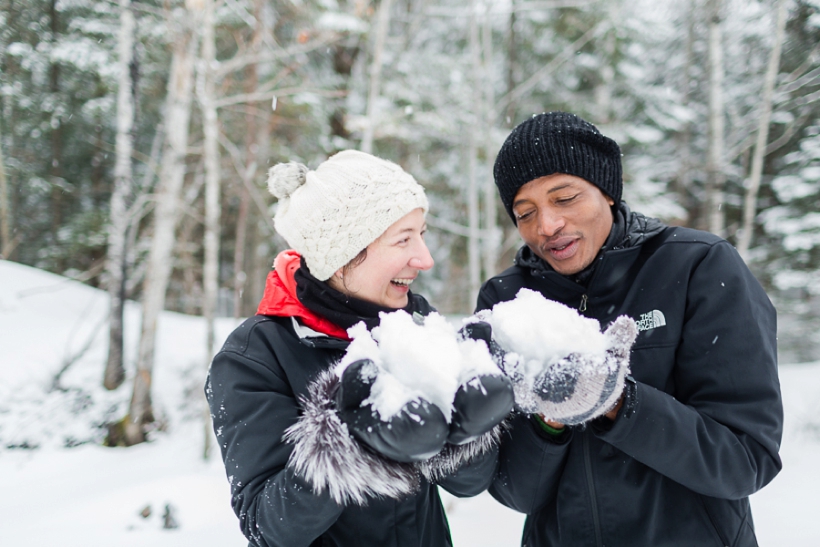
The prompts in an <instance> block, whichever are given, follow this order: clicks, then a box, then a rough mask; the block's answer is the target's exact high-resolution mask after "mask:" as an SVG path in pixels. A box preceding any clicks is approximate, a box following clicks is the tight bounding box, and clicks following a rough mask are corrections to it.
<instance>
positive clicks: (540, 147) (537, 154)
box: [493, 112, 623, 223]
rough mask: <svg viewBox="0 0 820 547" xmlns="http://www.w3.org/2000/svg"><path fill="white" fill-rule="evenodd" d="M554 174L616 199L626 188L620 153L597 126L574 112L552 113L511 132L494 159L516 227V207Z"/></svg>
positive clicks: (502, 193) (495, 172) (497, 182)
mask: <svg viewBox="0 0 820 547" xmlns="http://www.w3.org/2000/svg"><path fill="white" fill-rule="evenodd" d="M554 173H566V174H568V175H575V176H576V177H581V178H582V179H584V180H586V181H588V182H590V183H592V184H594V185H595V186H597V187H598V188H600V189H601V191H602V192H603V193H604V194H606V195H607V196H609V197H611V198H612V199H613V200H614V201H615V206H616V207H617V206H618V204H619V203H620V201H621V191H622V190H623V172H622V167H621V149H620V148H619V147H618V144H617V143H616V142H615V141H613V140H612V139H610V138H609V137H605V136H604V135H602V134H601V132H600V131H598V128H597V127H595V126H594V125H592V124H591V123H589V122H587V121H585V120H582V119H581V118H579V117H578V116H576V115H575V114H569V113H566V112H547V113H543V114H537V115H534V116H533V117H531V118H530V119H528V120H525V121H523V122H521V123H520V124H519V125H518V126H517V127H516V128H515V129H513V130H512V132H511V133H510V135H509V136H508V137H507V140H506V141H504V144H503V145H501V150H499V152H498V156H497V157H496V159H495V167H494V168H493V175H494V177H495V185H496V186H497V187H498V193H499V194H500V196H501V201H502V203H503V204H504V208H505V209H506V210H507V214H509V215H510V218H512V220H513V222H514V223H515V214H514V213H513V210H512V204H513V201H514V199H515V195H516V194H517V193H518V190H519V189H520V188H521V187H522V186H524V185H525V184H527V183H528V182H530V181H533V180H535V179H538V178H541V177H546V176H547V175H552V174H554Z"/></svg>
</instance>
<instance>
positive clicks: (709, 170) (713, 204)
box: [706, 0, 726, 236]
mask: <svg viewBox="0 0 820 547" xmlns="http://www.w3.org/2000/svg"><path fill="white" fill-rule="evenodd" d="M722 11H723V1H722V0H709V2H708V14H709V123H708V128H709V131H708V133H709V150H708V154H707V160H706V203H707V207H708V214H707V218H708V228H709V231H711V232H712V233H715V234H717V235H720V236H722V235H723V233H724V228H725V224H726V222H725V212H724V211H723V190H724V186H725V184H726V172H725V166H724V161H725V158H724V144H725V143H724V139H725V127H724V126H725V120H724V116H725V105H724V98H723V80H724V67H723V33H722V17H723V15H722Z"/></svg>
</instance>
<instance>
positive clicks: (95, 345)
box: [0, 261, 820, 547]
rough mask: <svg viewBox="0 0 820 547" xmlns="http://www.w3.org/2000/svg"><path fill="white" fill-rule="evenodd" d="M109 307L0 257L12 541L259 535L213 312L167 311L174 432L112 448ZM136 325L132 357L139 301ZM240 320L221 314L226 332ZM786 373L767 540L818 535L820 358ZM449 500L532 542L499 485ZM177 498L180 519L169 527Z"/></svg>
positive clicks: (162, 389)
mask: <svg viewBox="0 0 820 547" xmlns="http://www.w3.org/2000/svg"><path fill="white" fill-rule="evenodd" d="M105 313H106V297H105V295H103V294H102V293H100V292H99V291H96V290H94V289H90V288H88V287H85V286H83V285H81V284H79V283H74V282H71V281H66V280H64V279H63V278H60V277H57V276H53V275H51V274H47V273H44V272H41V271H38V270H34V269H31V268H27V267H25V266H20V265H18V264H13V263H9V262H6V261H0V515H2V518H1V519H0V545H2V546H3V547H23V546H26V547H32V546H33V547H39V546H52V545H60V546H65V547H75V546H76V547H109V546H116V547H129V546H135V547H136V546H140V547H142V546H146V545H151V546H152V547H165V546H168V547H171V546H174V547H178V546H184V545H196V546H198V547H211V546H214V547H216V546H219V547H232V546H236V547H240V546H244V545H246V542H245V541H244V538H243V537H242V536H241V534H240V533H239V531H238V527H237V524H236V519H235V517H234V515H233V513H232V512H231V510H230V506H229V503H228V484H227V480H226V479H225V476H224V470H223V468H222V464H221V461H220V460H219V457H218V455H216V454H215V455H214V457H212V458H211V459H210V460H209V461H204V460H203V459H202V447H203V438H204V434H203V427H202V425H201V423H200V421H199V416H200V415H201V410H202V406H201V404H202V399H201V386H202V383H203V378H204V375H205V368H206V364H205V363H204V354H205V351H204V326H203V323H202V321H201V320H200V319H199V318H194V317H187V316H183V315H179V314H173V313H166V314H164V315H163V317H162V319H161V321H160V333H161V334H160V336H159V340H158V348H157V365H156V370H155V379H154V399H155V404H156V406H157V407H158V408H159V409H160V412H161V414H162V416H163V417H164V419H165V421H166V422H167V424H168V425H167V429H166V431H165V432H158V433H156V434H155V435H154V437H153V442H151V443H146V444H143V445H140V446H136V447H132V448H128V449H123V448H104V447H101V446H99V445H98V444H97V443H98V442H99V440H100V438H101V435H102V433H101V432H100V431H98V430H97V429H96V428H95V427H94V424H98V423H102V422H104V421H105V420H106V419H108V417H109V416H112V415H120V413H121V412H122V411H123V409H124V408H125V405H126V404H127V400H128V396H129V393H128V382H126V385H124V386H123V387H122V388H120V389H119V390H117V391H115V392H112V393H108V392H105V391H104V390H102V389H101V388H99V387H98V386H99V384H100V380H101V377H102V365H101V363H102V362H103V360H104V355H105V347H106V332H105V328H104V317H105ZM126 324H127V328H128V331H127V336H126V343H127V347H128V354H127V358H128V362H131V363H132V362H133V358H134V355H133V352H134V347H135V342H136V337H137V332H136V328H135V327H136V326H137V325H138V324H139V310H138V309H137V308H136V307H135V306H132V307H129V308H128V309H127V317H126ZM233 324H234V323H233V321H228V320H226V321H222V322H220V324H219V336H220V338H224V336H225V335H226V334H227V333H228V332H230V330H231V329H232V328H233ZM66 365H68V366H66ZM63 368H65V371H64V372H63V373H62V374H61V375H60V376H59V382H57V384H56V385H55V382H54V378H55V376H57V375H58V374H59V373H60V371H61V369H63ZM781 382H782V385H783V393H784V402H785V407H786V431H785V437H784V441H783V449H782V456H783V461H784V470H783V472H782V473H781V474H780V475H779V476H778V477H777V479H775V481H774V482H773V483H772V484H771V485H769V486H768V487H766V488H765V489H764V490H763V491H761V492H760V493H758V494H756V495H755V496H754V497H753V498H752V506H753V509H754V515H755V521H756V527H757V530H758V537H759V540H760V544H761V545H763V546H779V545H789V546H790V547H816V546H817V545H820V522H818V520H817V493H818V492H820V466H818V463H817V462H820V397H818V396H817V395H818V392H820V362H818V363H813V364H803V365H789V366H784V367H781ZM33 446H37V447H38V448H37V449H31V447H33ZM67 446H73V447H71V448H69V447H67ZM9 447H16V448H9ZM26 447H28V448H26ZM444 502H445V505H446V507H447V510H448V516H449V519H450V524H451V527H452V532H453V536H454V537H453V539H454V542H455V545H456V546H470V547H482V546H486V547H507V546H509V547H513V546H516V545H518V544H519V537H520V532H521V525H522V523H523V516H522V515H519V514H517V513H515V512H513V511H511V510H508V509H505V508H504V507H502V506H500V505H499V504H497V503H496V502H495V501H494V500H492V498H490V497H489V496H488V495H486V494H484V495H481V496H478V497H476V498H472V499H466V500H459V499H455V498H453V497H451V496H447V495H445V496H444ZM166 505H170V506H171V510H172V515H173V517H174V519H175V520H176V522H177V524H178V527H177V528H174V529H163V527H162V524H163V512H164V508H165V506H166ZM146 507H150V515H149V516H148V517H145V518H144V517H142V516H140V512H141V511H143V509H145V508H146Z"/></svg>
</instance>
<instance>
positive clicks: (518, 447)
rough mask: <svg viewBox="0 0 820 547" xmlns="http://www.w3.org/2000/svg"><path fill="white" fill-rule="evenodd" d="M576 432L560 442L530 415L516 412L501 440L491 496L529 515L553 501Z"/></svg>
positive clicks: (570, 433) (569, 432)
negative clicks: (541, 429)
mask: <svg viewBox="0 0 820 547" xmlns="http://www.w3.org/2000/svg"><path fill="white" fill-rule="evenodd" d="M573 434H574V432H573V431H572V430H567V431H566V432H565V433H564V435H562V437H561V438H560V441H558V440H557V439H553V438H548V437H547V434H546V433H543V432H541V431H540V430H539V429H538V426H537V425H535V424H534V422H533V419H532V418H531V417H530V416H527V415H524V414H516V415H515V417H514V418H513V419H512V421H511V425H510V428H509V431H507V432H505V433H504V435H503V437H502V440H501V450H500V454H499V462H498V472H497V473H496V476H495V480H494V481H493V483H492V485H491V486H490V495H492V496H493V497H494V498H495V499H496V500H498V501H499V502H501V503H503V504H504V505H506V506H507V507H509V508H511V509H515V510H516V511H519V512H521V513H526V514H528V515H531V514H533V513H535V512H536V511H537V510H538V509H539V508H540V507H542V506H543V505H546V504H547V503H549V502H552V501H554V499H555V496H556V493H557V490H558V482H559V479H560V477H561V472H562V470H563V468H564V465H565V463H566V461H567V455H568V454H569V446H570V443H569V441H570V437H571V436H572V435H573Z"/></svg>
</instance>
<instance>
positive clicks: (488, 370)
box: [336, 310, 501, 421]
mask: <svg viewBox="0 0 820 547" xmlns="http://www.w3.org/2000/svg"><path fill="white" fill-rule="evenodd" d="M348 334H349V335H350V337H351V338H352V342H351V343H350V346H349V347H348V349H347V352H346V353H345V355H344V357H343V358H342V360H341V361H340V363H339V365H338V366H337V367H336V374H338V375H339V376H340V377H341V375H342V373H343V372H344V370H345V369H346V368H347V366H348V365H350V364H351V363H353V362H355V361H358V360H360V359H370V360H371V361H373V368H372V374H373V375H374V377H375V381H374V383H373V386H372V388H371V391H370V396H369V397H368V398H367V399H366V400H365V401H363V404H370V405H371V406H372V408H373V410H375V411H376V412H377V413H378V414H379V417H380V419H381V420H383V421H388V420H389V419H390V418H391V417H393V416H395V415H396V414H398V413H399V412H400V411H401V410H402V408H405V407H406V405H407V404H408V403H410V402H411V401H418V400H420V399H423V400H426V401H429V402H430V403H432V404H434V405H436V406H437V407H438V408H439V409H440V410H441V411H442V413H443V414H444V416H445V417H446V418H447V420H448V421H449V420H450V417H451V415H452V412H453V399H454V397H455V394H456V391H457V390H458V388H459V386H460V385H461V384H463V383H465V382H469V381H470V380H472V379H474V378H476V377H478V376H481V375H500V374H501V371H500V370H499V368H498V366H497V365H496V364H495V362H494V361H493V359H492V358H491V357H490V352H489V350H488V349H487V346H486V344H484V343H483V342H479V341H476V340H471V339H466V340H465V339H462V338H461V337H459V336H458V335H457V333H456V330H455V327H453V325H452V324H450V323H449V322H448V321H447V319H445V318H444V317H443V316H442V315H440V314H438V313H435V312H433V313H431V314H429V315H428V316H426V317H419V316H415V317H414V316H411V315H410V314H408V313H407V312H405V311H402V310H399V311H395V312H391V313H382V314H381V322H380V324H379V326H378V327H376V328H374V329H373V330H372V331H368V330H367V327H366V326H365V325H364V323H359V324H357V325H354V326H353V327H351V328H350V329H349V330H348Z"/></svg>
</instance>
